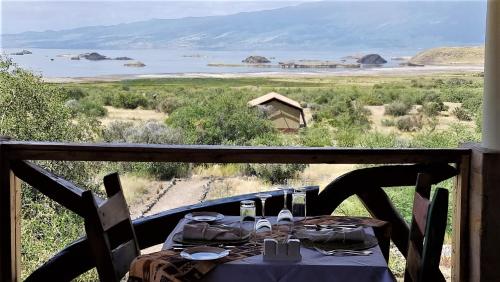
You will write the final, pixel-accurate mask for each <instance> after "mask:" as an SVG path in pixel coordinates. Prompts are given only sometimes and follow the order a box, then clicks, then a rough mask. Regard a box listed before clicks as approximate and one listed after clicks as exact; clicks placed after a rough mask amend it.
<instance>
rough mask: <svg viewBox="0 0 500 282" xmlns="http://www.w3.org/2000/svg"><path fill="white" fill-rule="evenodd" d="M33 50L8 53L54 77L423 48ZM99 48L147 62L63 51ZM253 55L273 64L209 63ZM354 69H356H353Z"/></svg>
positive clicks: (195, 69) (207, 69)
mask: <svg viewBox="0 0 500 282" xmlns="http://www.w3.org/2000/svg"><path fill="white" fill-rule="evenodd" d="M21 50H22V49H2V50H1V51H2V54H7V55H8V54H11V53H14V52H19V51H21ZM28 50H30V51H31V52H32V53H33V54H30V55H23V56H15V55H8V56H9V57H10V58H12V60H13V61H14V62H15V63H17V64H18V65H20V66H21V67H23V68H26V69H29V70H31V71H33V72H35V73H37V74H40V75H42V76H44V77H47V78H52V77H95V76H104V75H140V74H181V73H182V74H190V73H194V74H195V73H206V74H210V73H214V74H220V73H262V72H285V73H286V72H301V73H303V72H314V73H321V72H339V71H340V72H341V71H343V70H345V69H342V68H339V69H281V68H279V67H277V65H278V62H283V61H290V60H330V61H340V58H342V57H344V56H349V55H359V54H369V53H377V54H380V55H381V56H382V57H384V58H385V59H386V60H387V61H388V63H387V64H386V65H384V67H394V66H397V65H399V63H400V61H392V60H391V58H392V57H402V56H413V55H415V54H416V53H417V52H418V51H419V50H332V51H331V52H323V51H322V52H317V51H311V52H307V51H270V50H267V51H202V50H197V51H193V50H164V49H147V50H87V49H32V48H31V49H28ZM89 52H98V53H99V54H101V55H104V56H107V57H110V58H115V57H122V56H126V57H130V58H133V59H134V60H137V61H141V62H143V63H144V64H146V66H145V67H142V68H136V67H126V66H124V64H125V63H127V62H130V61H116V60H104V61H89V60H86V59H80V60H70V58H69V57H67V56H66V57H62V56H61V55H78V54H82V53H89ZM250 55H259V56H265V57H267V58H271V61H272V65H276V67H272V68H256V67H227V66H226V67H215V66H208V64H241V61H242V60H244V59H245V58H246V57H248V56H250ZM349 70H352V69H349Z"/></svg>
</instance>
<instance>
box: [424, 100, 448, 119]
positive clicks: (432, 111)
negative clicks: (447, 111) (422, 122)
mask: <svg viewBox="0 0 500 282" xmlns="http://www.w3.org/2000/svg"><path fill="white" fill-rule="evenodd" d="M443 107H444V104H443V103H441V104H440V103H438V102H427V103H425V104H424V105H423V106H422V111H423V112H424V114H425V115H426V116H429V117H434V116H437V115H438V114H439V112H440V111H442V109H443Z"/></svg>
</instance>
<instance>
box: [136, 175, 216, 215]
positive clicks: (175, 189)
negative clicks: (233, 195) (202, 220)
mask: <svg viewBox="0 0 500 282" xmlns="http://www.w3.org/2000/svg"><path fill="white" fill-rule="evenodd" d="M210 182H211V180H210V178H198V177H194V178H188V179H178V180H176V182H175V185H173V186H172V187H170V188H169V189H168V190H167V191H166V193H165V194H164V195H163V196H161V197H160V198H159V199H158V200H157V202H156V203H155V204H154V205H153V206H152V207H151V209H150V210H149V211H148V212H146V213H145V214H144V215H152V214H156V213H159V212H162V211H165V210H170V209H174V208H177V207H181V206H186V205H192V204H197V203H199V202H200V201H202V200H203V199H204V197H205V195H206V191H207V187H208V186H209V185H210Z"/></svg>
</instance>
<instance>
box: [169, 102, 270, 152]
mask: <svg viewBox="0 0 500 282" xmlns="http://www.w3.org/2000/svg"><path fill="white" fill-rule="evenodd" d="M208 99H210V101H207V100H208ZM167 123H168V124H170V125H171V126H173V127H177V128H181V129H183V130H184V132H185V133H186V137H187V142H189V143H194V144H207V145H217V144H234V145H247V144H249V143H250V141H251V140H252V139H254V138H257V137H259V136H262V135H264V134H268V133H270V132H274V127H273V126H272V125H271V123H270V122H269V121H268V120H267V119H265V118H264V117H263V116H262V114H260V113H259V112H258V110H256V109H253V108H249V107H248V105H247V104H246V103H245V101H243V99H237V98H235V97H230V95H229V94H225V93H222V94H219V95H217V96H209V97H206V98H205V100H202V101H195V102H193V103H191V104H190V105H187V106H185V107H182V108H179V109H177V110H176V111H174V112H173V113H172V115H171V116H170V118H169V119H167Z"/></svg>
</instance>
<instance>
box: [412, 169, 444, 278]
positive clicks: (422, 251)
mask: <svg viewBox="0 0 500 282" xmlns="http://www.w3.org/2000/svg"><path fill="white" fill-rule="evenodd" d="M430 193H431V176H430V175H429V174H424V173H420V174H418V177H417V185H416V189H415V197H414V199H413V217H412V222H411V226H410V238H409V244H408V253H407V258H406V270H405V281H408V282H409V281H411V282H421V281H438V282H439V281H445V279H444V276H443V274H442V273H441V271H440V270H439V261H440V259H441V250H442V248H443V240H444V233H445V230H446V221H447V218H448V190H446V189H443V188H437V189H436V191H435V192H434V196H433V199H432V202H431V201H429V197H430Z"/></svg>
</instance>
